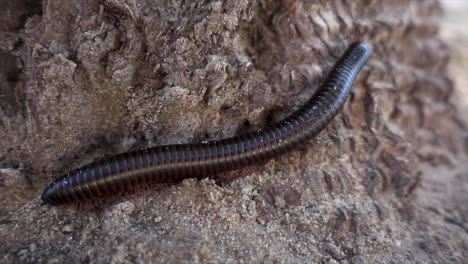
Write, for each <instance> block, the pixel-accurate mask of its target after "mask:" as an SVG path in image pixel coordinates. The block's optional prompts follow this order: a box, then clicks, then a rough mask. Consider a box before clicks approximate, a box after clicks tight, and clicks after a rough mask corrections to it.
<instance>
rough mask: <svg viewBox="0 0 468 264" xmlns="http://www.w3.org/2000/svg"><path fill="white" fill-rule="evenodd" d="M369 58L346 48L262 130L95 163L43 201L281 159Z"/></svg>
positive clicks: (327, 116)
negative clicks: (301, 99)
mask: <svg viewBox="0 0 468 264" xmlns="http://www.w3.org/2000/svg"><path fill="white" fill-rule="evenodd" d="M370 54H371V48H370V45H369V44H367V43H364V42H355V43H353V44H351V45H350V46H349V47H348V49H347V50H346V51H345V52H344V54H343V55H342V56H341V57H340V58H339V59H338V61H337V62H336V63H335V65H334V66H333V67H332V69H331V71H330V73H329V74H328V76H327V78H326V79H325V81H324V82H323V83H322V84H321V85H320V87H319V88H318V89H317V91H316V92H315V94H314V95H313V96H312V97H311V98H310V99H309V100H308V101H307V102H306V103H305V104H304V105H303V106H302V107H301V108H299V109H298V110H296V111H294V112H293V113H292V114H290V115H289V116H288V117H286V118H285V119H283V120H282V121H279V122H277V123H275V124H273V125H271V126H269V127H267V128H265V129H261V130H258V131H255V132H251V133H246V134H242V135H238V136H234V137H229V138H225V139H220V140H214V141H204V142H201V143H194V144H175V145H163V146H156V147H152V148H148V149H140V150H135V151H131V152H126V153H121V154H117V155H115V156H111V157H108V158H104V159H101V160H97V161H94V162H92V163H89V164H87V165H85V166H83V167H80V168H78V169H76V170H73V171H71V172H69V173H68V174H66V175H64V176H62V177H60V178H58V179H56V180H54V181H53V182H52V183H50V184H49V186H48V187H47V188H46V189H45V190H44V192H43V194H42V200H43V201H44V202H45V203H47V204H51V205H60V204H65V203H72V202H79V201H84V200H92V199H98V198H100V197H103V196H109V195H113V194H117V193H123V192H126V191H129V190H131V189H132V188H137V187H142V186H147V185H149V184H153V183H158V182H167V181H174V180H182V179H185V178H200V177H207V176H215V175H216V174H219V173H223V172H227V171H232V170H236V169H240V168H243V167H246V166H250V165H253V164H256V163H262V162H265V161H267V160H270V159H273V158H275V157H278V156H281V155H283V154H285V153H287V152H289V151H291V150H292V149H294V148H295V147H297V146H298V145H300V144H301V143H303V142H305V141H306V140H309V139H311V138H313V137H314V136H316V135H317V134H318V133H320V131H322V130H323V129H324V128H325V127H326V125H327V124H328V123H330V122H331V120H332V119H333V118H334V117H335V116H336V115H337V114H338V113H339V111H340V110H341V108H342V107H343V105H344V103H345V101H346V98H347V96H348V94H349V91H350V89H351V86H352V84H353V81H354V79H355V78H356V76H357V75H358V73H359V72H360V71H361V69H362V67H363V66H364V64H365V63H366V62H367V59H368V58H369V56H370Z"/></svg>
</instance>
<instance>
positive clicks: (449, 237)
mask: <svg viewBox="0 0 468 264" xmlns="http://www.w3.org/2000/svg"><path fill="white" fill-rule="evenodd" d="M4 7H5V8H4V11H0V22H1V23H0V30H1V32H0V61H1V62H2V63H1V65H0V92H1V96H0V146H1V148H0V164H1V167H0V240H1V241H2V243H1V245H0V252H2V254H1V256H0V261H1V262H4V263H10V262H23V263H28V262H31V263H38V262H47V263H69V262H90V261H93V262H97V263H102V262H111V263H129V262H143V263H149V262H160V263H168V262H172V263H174V262H180V263H191V262H195V263H237V262H246V263H250V262H265V263H277V262H278V263H316V262H320V263H375V262H378V263H402V262H414V263H428V262H439V263H449V262H450V263H463V259H465V260H466V259H468V254H467V252H468V235H467V232H468V224H467V222H466V221H465V219H467V217H468V206H467V202H468V197H467V193H468V165H467V164H468V163H467V161H468V159H467V154H468V133H467V129H466V121H465V120H464V119H463V118H461V117H460V116H461V115H462V114H461V113H459V112H457V110H456V108H455V106H454V104H453V103H452V101H451V98H452V97H453V86H452V83H451V81H450V80H449V79H448V77H447V76H448V75H447V64H448V58H449V49H448V48H447V46H446V45H445V44H443V43H442V42H441V41H440V40H439V39H438V24H439V20H438V19H439V17H440V15H441V9H440V6H439V5H438V3H437V2H436V1H431V0H425V1H409V0H407V1H391V2H390V1H386V2H382V1H352V3H351V1H349V3H348V1H341V0H337V1H325V0H322V1H305V0H302V1H301V0H283V1H276V0H270V1H268V0H259V1H255V0H241V1H237V0H226V1H202V2H201V1H180V0H173V1H145V0H139V1H138V0H104V1H97V0H70V1H42V2H40V1H27V0H21V1H6V4H5V6H4ZM12 14H17V15H12ZM354 40H365V41H368V42H370V43H371V44H372V45H373V47H374V54H373V56H372V58H371V60H370V61H369V63H368V65H367V66H366V67H365V68H364V69H363V72H362V73H361V74H360V75H359V77H358V79H357V81H356V83H355V85H354V87H353V90H352V95H351V96H350V98H349V99H348V102H347V103H346V105H345V107H344V109H343V112H342V113H341V114H340V115H338V116H337V118H336V119H335V120H334V121H333V122H332V123H331V124H330V126H329V127H328V128H327V129H325V130H324V131H323V132H322V133H321V134H320V135H319V136H318V137H317V138H316V139H315V140H313V141H311V142H309V143H308V144H304V146H301V147H300V148H299V149H298V150H296V151H293V152H291V153H290V154H288V155H286V156H283V157H281V158H279V159H276V160H272V161H270V162H268V163H266V164H261V165H259V166H255V167H250V168H246V169H243V170H241V171H237V172H234V173H230V174H229V175H225V176H224V177H221V178H218V179H204V180H201V181H198V180H195V179H187V180H184V181H183V182H182V183H180V184H176V185H170V186H158V187H156V188H152V189H147V190H140V191H138V192H135V193H134V194H127V195H125V196H123V197H116V198H111V199H108V200H104V201H96V202H94V203H85V204H80V205H71V206H64V207H50V206H47V205H44V204H43V203H42V202H41V201H40V197H39V196H40V193H41V192H42V190H43V189H44V188H45V186H46V185H47V183H48V182H49V181H51V180H52V179H53V178H56V177H58V176H59V175H61V174H63V173H65V172H66V171H68V170H70V169H72V168H75V167H78V166H80V165H84V164H86V163H87V162H90V161H92V160H94V159H96V158H99V157H102V156H105V155H111V154H113V153H117V152H123V151H127V150H131V149H136V148H142V147H149V146H154V145H158V144H169V143H185V142H198V141H201V140H210V139H219V138H223V137H227V136H232V135H235V134H238V133H243V132H246V131H250V130H253V129H258V128H262V127H265V126H267V125H268V124H271V123H273V122H275V121H277V120H279V119H281V118H283V117H284V116H286V115H287V114H288V113H290V112H291V111H292V109H294V108H296V107H298V106H300V105H301V104H302V103H303V102H305V100H306V99H307V98H308V97H309V96H310V95H311V94H313V92H314V90H315V87H317V86H318V85H319V83H320V82H321V80H323V78H324V77H325V75H326V73H327V72H328V70H329V69H330V68H331V66H332V64H333V62H334V61H335V60H336V58H337V57H338V56H340V55H341V53H342V52H343V51H344V49H345V48H346V46H347V45H348V44H349V43H351V42H352V41H354Z"/></svg>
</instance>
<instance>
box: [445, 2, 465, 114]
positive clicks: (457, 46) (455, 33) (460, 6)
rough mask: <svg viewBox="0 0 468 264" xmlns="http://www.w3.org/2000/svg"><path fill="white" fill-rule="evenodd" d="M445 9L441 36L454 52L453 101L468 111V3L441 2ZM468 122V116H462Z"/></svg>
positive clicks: (452, 65) (452, 63)
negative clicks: (454, 94)
mask: <svg viewBox="0 0 468 264" xmlns="http://www.w3.org/2000/svg"><path fill="white" fill-rule="evenodd" d="M441 3H442V7H443V9H444V15H443V20H442V24H441V28H440V35H441V37H442V38H443V39H444V40H445V42H446V43H447V45H449V46H450V49H451V51H452V57H451V63H450V65H449V75H450V77H451V78H452V80H453V82H454V87H455V92H456V94H457V95H459V96H454V97H453V100H454V103H455V105H456V106H457V107H458V110H459V111H463V112H466V111H468V1H465V0H444V1H441ZM460 117H461V118H463V119H464V120H465V122H468V115H460Z"/></svg>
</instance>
